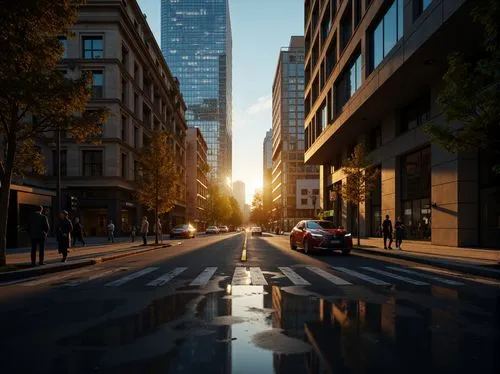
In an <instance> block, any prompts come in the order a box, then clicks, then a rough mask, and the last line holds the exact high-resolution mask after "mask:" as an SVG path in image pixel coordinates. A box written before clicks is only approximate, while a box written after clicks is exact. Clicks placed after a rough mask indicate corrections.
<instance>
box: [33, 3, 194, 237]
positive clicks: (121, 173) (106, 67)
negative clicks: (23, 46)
mask: <svg viewBox="0 0 500 374" xmlns="http://www.w3.org/2000/svg"><path fill="white" fill-rule="evenodd" d="M72 31H73V32H74V38H72V39H69V40H63V44H64V46H65V52H64V58H63V60H62V61H61V64H60V68H61V69H62V70H63V71H64V72H65V73H66V75H67V76H68V77H69V78H77V77H79V76H80V75H81V74H82V73H84V72H88V71H91V72H92V74H93V86H92V88H93V97H92V99H91V101H90V102H89V104H88V108H87V110H92V109H93V108H101V107H105V108H108V109H109V111H110V113H111V115H110V117H109V119H108V121H107V122H106V123H105V124H103V134H102V137H101V139H100V144H99V145H93V144H77V143H75V142H74V140H72V139H70V138H67V137H64V134H63V139H62V146H61V175H62V192H63V199H62V201H63V206H66V207H68V206H67V204H65V202H66V200H67V199H66V198H67V197H68V196H73V197H76V198H77V199H78V209H77V211H74V212H72V215H73V216H79V217H80V219H81V221H82V223H83V225H84V227H85V230H86V233H87V235H90V236H94V235H103V234H104V233H105V228H106V225H107V222H108V220H109V219H112V220H113V221H114V222H115V225H116V228H117V232H118V234H120V233H121V234H125V233H127V232H128V231H129V230H130V227H131V226H132V225H135V226H138V225H139V224H140V216H141V215H144V214H149V212H146V211H144V210H143V209H142V208H141V207H140V206H139V204H138V203H137V201H136V197H135V188H136V186H135V179H136V177H137V176H138V168H139V163H138V158H139V152H140V150H141V148H143V147H145V146H148V144H149V142H150V139H151V135H152V132H153V131H154V130H168V131H169V132H171V133H172V135H173V141H172V144H171V146H172V148H173V154H174V156H175V158H176V161H177V168H178V172H179V175H180V181H179V183H178V184H177V185H176V188H175V192H176V196H175V197H176V204H175V207H174V209H173V210H172V212H171V213H169V215H168V216H167V217H164V227H165V229H168V226H170V225H175V224H177V223H181V222H184V221H185V216H186V211H185V210H186V202H185V201H186V193H185V185H186V180H185V179H186V173H185V164H186V155H185V148H186V147H185V143H186V141H185V138H186V130H187V124H186V122H185V120H184V111H185V104H184V101H183V99H182V95H181V93H180V91H179V84H178V81H177V80H176V79H175V78H174V77H173V76H172V74H171V73H170V70H169V68H168V66H167V64H166V62H165V59H164V58H163V55H162V53H161V51H160V48H159V46H158V44H157V43H156V41H155V39H154V36H153V33H152V32H151V30H150V28H149V26H148V24H147V22H146V19H145V17H144V15H143V13H142V12H141V10H140V8H139V6H138V4H137V2H136V1H135V0H126V1H122V0H110V1H106V2H102V1H98V0H89V1H88V2H87V4H86V5H85V6H82V7H81V8H80V11H79V17H78V21H77V23H76V24H75V25H74V26H73V27H72ZM43 152H44V155H45V159H46V160H47V163H48V164H47V165H46V166H47V172H48V174H49V175H48V176H47V178H45V181H46V182H45V186H47V187H51V188H55V180H56V178H55V176H56V174H57V173H56V170H57V165H56V157H55V156H56V151H55V145H54V143H53V142H52V143H47V144H46V145H45V146H44V148H43Z"/></svg>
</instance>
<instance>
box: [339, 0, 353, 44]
mask: <svg viewBox="0 0 500 374" xmlns="http://www.w3.org/2000/svg"><path fill="white" fill-rule="evenodd" d="M345 13H346V16H344V18H343V19H342V21H341V22H340V50H341V51H343V50H344V48H345V47H346V46H347V43H349V39H351V35H352V15H351V9H350V7H349V8H347V9H346V12H345Z"/></svg>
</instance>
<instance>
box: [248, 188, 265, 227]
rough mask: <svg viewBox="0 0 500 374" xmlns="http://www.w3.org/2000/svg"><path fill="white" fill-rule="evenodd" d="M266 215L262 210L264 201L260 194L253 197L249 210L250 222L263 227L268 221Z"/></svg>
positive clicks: (257, 193)
mask: <svg viewBox="0 0 500 374" xmlns="http://www.w3.org/2000/svg"><path fill="white" fill-rule="evenodd" d="M268 218H269V217H268V214H267V213H266V211H265V210H264V199H263V197H262V193H261V192H256V193H255V194H254V195H253V200H252V206H251V208H250V222H253V223H255V224H257V225H259V226H265V225H266V223H267V221H268Z"/></svg>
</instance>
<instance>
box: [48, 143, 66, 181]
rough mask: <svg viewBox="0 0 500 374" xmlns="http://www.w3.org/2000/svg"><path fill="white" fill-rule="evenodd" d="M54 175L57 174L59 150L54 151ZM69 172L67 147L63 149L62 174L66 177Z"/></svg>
mask: <svg viewBox="0 0 500 374" xmlns="http://www.w3.org/2000/svg"><path fill="white" fill-rule="evenodd" d="M52 170H53V172H52V175H54V176H57V151H56V150H55V149H54V150H53V151H52ZM67 173H68V154H67V151H66V150H65V149H61V176H62V177H65V176H66V175H68V174H67Z"/></svg>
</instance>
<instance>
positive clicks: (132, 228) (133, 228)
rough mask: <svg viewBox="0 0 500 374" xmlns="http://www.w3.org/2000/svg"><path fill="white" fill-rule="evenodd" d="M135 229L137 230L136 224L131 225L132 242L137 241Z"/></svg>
mask: <svg viewBox="0 0 500 374" xmlns="http://www.w3.org/2000/svg"><path fill="white" fill-rule="evenodd" d="M135 231H136V228H135V226H131V227H130V241H131V242H132V243H133V242H135Z"/></svg>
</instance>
